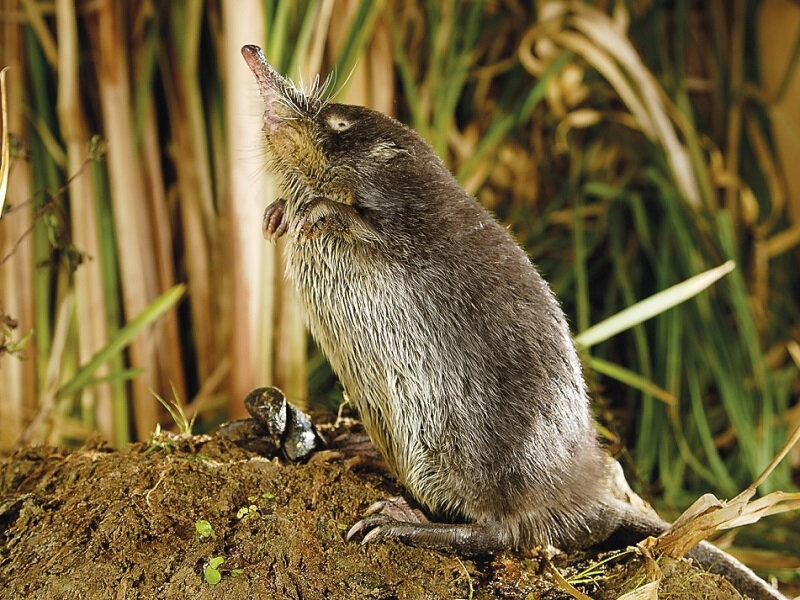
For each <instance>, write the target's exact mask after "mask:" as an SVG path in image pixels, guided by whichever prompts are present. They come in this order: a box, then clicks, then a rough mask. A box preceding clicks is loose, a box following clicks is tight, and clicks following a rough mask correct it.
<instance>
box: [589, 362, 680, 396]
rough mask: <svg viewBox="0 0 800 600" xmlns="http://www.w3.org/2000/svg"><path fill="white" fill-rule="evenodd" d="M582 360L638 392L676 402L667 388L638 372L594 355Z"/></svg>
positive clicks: (594, 369) (591, 367)
mask: <svg viewBox="0 0 800 600" xmlns="http://www.w3.org/2000/svg"><path fill="white" fill-rule="evenodd" d="M584 360H585V362H586V364H587V365H588V366H589V368H590V369H592V370H593V371H597V372H598V373H602V374H603V375H606V376H607V377H611V378H612V379H616V380H617V381H619V382H621V383H624V384H625V385H629V386H631V387H632V388H635V389H637V390H639V391H640V392H643V393H645V394H650V395H651V396H653V397H655V398H658V399H659V400H661V401H662V402H665V403H667V404H675V402H676V399H675V396H674V395H673V394H670V393H669V392H668V391H667V390H665V389H664V388H662V387H661V386H659V385H656V384H655V383H654V382H653V381H652V380H650V379H648V378H647V377H644V376H642V375H640V374H639V373H636V372H634V371H631V370H630V369H626V368H625V367H622V366H620V365H618V364H615V363H612V362H610V361H607V360H605V359H602V358H598V357H596V356H585V357H584Z"/></svg>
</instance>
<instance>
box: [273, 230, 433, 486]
mask: <svg viewBox="0 0 800 600" xmlns="http://www.w3.org/2000/svg"><path fill="white" fill-rule="evenodd" d="M292 250H293V251H292V252H290V253H289V254H288V258H289V261H288V268H287V271H288V275H289V277H290V279H291V280H292V281H293V282H294V285H295V288H296V290H297V294H298V297H299V299H300V302H301V304H302V307H303V311H304V313H305V317H306V320H307V324H308V327H309V330H310V331H311V333H312V335H313V336H314V338H315V339H316V341H317V343H318V344H319V346H320V347H321V349H322V351H323V352H324V353H325V355H326V356H327V358H328V360H329V362H330V364H331V367H332V368H333V370H334V372H335V373H336V374H337V376H338V377H339V379H340V381H341V383H342V384H343V385H344V387H345V390H346V391H347V393H348V396H349V397H350V398H351V399H352V400H353V402H354V404H355V405H356V407H357V408H358V410H359V413H360V416H361V419H362V421H363V423H364V426H365V429H366V430H367V432H368V434H369V435H370V438H371V439H372V441H373V443H374V444H375V445H376V446H377V447H378V448H379V449H380V451H381V452H382V453H383V455H384V457H385V458H386V460H387V462H388V463H389V466H390V467H391V468H392V470H393V471H394V472H395V474H396V475H397V476H398V478H399V479H400V481H401V483H404V484H405V485H406V486H408V487H409V488H410V489H412V491H414V489H415V488H418V487H420V484H419V482H420V481H421V480H424V479H426V478H427V475H426V473H427V472H429V471H430V469H431V468H432V465H433V464H434V463H435V457H434V456H432V453H433V452H435V443H436V440H437V439H441V424H442V423H443V422H444V421H445V419H444V416H443V415H441V414H440V413H439V412H437V410H436V409H435V408H434V407H433V405H435V404H436V403H432V402H431V398H432V397H433V395H437V396H438V395H439V394H438V393H437V391H436V390H432V389H430V386H431V385H432V382H433V381H434V378H431V377H430V376H429V375H428V371H429V370H430V369H431V368H433V369H437V368H439V367H437V366H436V364H435V363H436V359H435V358H434V357H433V356H432V355H431V343H430V339H429V337H430V331H429V330H428V329H429V324H426V323H424V322H423V321H424V318H423V316H422V315H421V314H420V311H419V310H418V307H417V305H416V304H415V302H414V295H413V294H411V293H410V291H409V290H408V289H407V282H406V280H405V278H404V276H403V273H402V270H401V269H399V268H398V267H395V266H392V265H381V264H379V263H375V262H372V263H367V262H366V261H365V260H364V257H363V256H347V255H346V254H345V255H344V257H342V256H339V257H338V259H337V260H336V261H331V260H329V257H330V253H329V252H320V251H318V249H317V248H315V247H314V245H311V244H308V243H307V242H305V243H304V246H303V247H299V244H298V245H295V247H294V248H293V249H292Z"/></svg>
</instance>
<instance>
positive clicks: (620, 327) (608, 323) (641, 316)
mask: <svg viewBox="0 0 800 600" xmlns="http://www.w3.org/2000/svg"><path fill="white" fill-rule="evenodd" d="M734 267H735V263H734V262H733V261H728V262H726V263H723V264H722V265H720V266H718V267H715V268H713V269H709V270H708V271H705V272H703V273H700V274H699V275H695V276H694V277H690V278H689V279H687V280H686V281H682V282H681V283H678V284H675V285H673V286H672V287H669V288H667V289H666V290H663V291H661V292H658V293H657V294H653V295H652V296H650V297H649V298H645V299H644V300H641V301H640V302H637V303H636V304H634V305H633V306H629V307H628V308H626V309H624V310H621V311H620V312H618V313H617V314H615V315H614V316H612V317H609V318H608V319H604V320H603V321H600V323H597V324H596V325H593V326H592V327H590V328H589V329H586V330H585V331H582V332H581V333H579V334H578V335H576V336H575V343H576V344H578V345H579V346H581V347H583V348H590V347H591V346H594V345H596V344H599V343H600V342H603V341H605V340H607V339H609V338H611V337H613V336H615V335H617V334H618V333H620V332H621V331H625V330H627V329H630V328H631V327H633V326H634V325H638V324H639V323H643V322H645V321H647V320H648V319H651V318H653V317H654V316H656V315H659V314H661V313H663V312H665V311H667V310H669V309H670V308H673V307H674V306H677V305H678V304H681V303H682V302H685V301H686V300H689V299H690V298H692V297H694V296H696V295H697V294H699V293H700V292H702V291H703V290H705V289H706V288H708V287H709V286H711V285H712V284H713V283H714V282H716V281H717V280H718V279H720V278H721V277H723V276H725V275H727V274H728V273H730V272H731V271H732V270H733V269H734Z"/></svg>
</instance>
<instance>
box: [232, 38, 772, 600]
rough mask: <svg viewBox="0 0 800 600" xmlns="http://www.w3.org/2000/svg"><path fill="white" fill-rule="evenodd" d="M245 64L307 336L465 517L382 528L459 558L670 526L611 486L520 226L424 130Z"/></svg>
mask: <svg viewBox="0 0 800 600" xmlns="http://www.w3.org/2000/svg"><path fill="white" fill-rule="evenodd" d="M243 53H244V55H245V58H246V59H247V60H248V63H249V64H250V65H251V68H253V70H254V72H256V75H257V78H258V79H259V83H260V85H261V91H262V96H264V98H265V101H266V103H267V112H266V113H265V132H266V140H267V146H268V149H269V152H270V156H271V158H272V160H273V162H274V165H273V168H274V170H275V171H276V172H277V173H278V174H279V175H281V176H282V177H283V180H282V182H283V190H284V194H285V196H284V201H283V203H282V204H280V205H279V206H277V207H276V210H278V211H282V212H281V214H280V217H281V219H282V221H281V224H282V225H283V224H284V223H285V224H288V225H286V229H287V237H288V241H287V245H286V257H287V261H286V274H287V277H288V278H289V279H290V280H291V281H292V282H293V284H294V286H295V288H296V290H297V293H298V296H299V298H300V302H301V304H302V306H303V308H304V312H305V315H306V318H307V321H308V326H309V329H310V330H311V333H312V334H313V336H314V338H315V339H316V340H317V342H318V343H319V345H320V347H321V348H322V350H323V351H324V352H325V355H326V356H327V357H328V359H329V361H330V363H331V366H332V367H333V370H334V371H335V372H336V374H337V375H338V377H339V379H340V380H341V382H342V384H343V385H344V388H345V390H346V391H347V393H348V395H349V397H350V398H351V400H352V401H353V402H354V404H355V405H356V407H357V408H358V410H359V413H360V415H361V418H362V420H363V422H364V426H365V428H366V430H367V432H368V433H369V435H370V437H371V439H372V441H373V442H374V443H375V445H376V446H377V447H378V448H379V449H380V450H381V452H382V454H383V455H384V457H385V459H386V461H387V463H388V464H389V465H390V467H391V468H392V469H393V471H394V472H395V474H396V475H397V477H398V479H399V481H400V482H401V483H402V484H403V485H404V486H405V487H406V488H407V489H408V491H409V492H410V493H411V495H412V496H413V497H414V498H415V499H416V500H417V501H418V502H419V503H420V504H421V505H423V506H424V507H425V508H426V509H427V510H428V511H429V512H430V513H431V514H432V515H434V516H438V517H439V518H443V519H445V520H447V521H455V522H465V521H466V522H467V525H447V524H436V523H434V524H430V525H427V526H419V525H417V526H415V525H413V524H411V523H397V522H392V521H391V520H387V519H385V518H384V519H383V520H381V519H380V518H379V519H377V520H375V521H374V523H372V524H373V525H375V526H377V527H381V528H383V531H384V535H386V536H389V537H398V538H400V539H403V540H404V541H408V542H411V543H418V544H422V545H431V546H436V547H441V546H449V547H454V548H456V549H458V550H462V551H489V550H495V549H498V548H503V547H518V548H519V547H530V546H532V545H534V544H537V543H551V544H554V545H558V546H562V547H565V546H576V545H586V544H589V543H593V542H597V541H600V540H603V539H605V538H607V537H608V536H609V534H611V533H612V532H613V531H614V530H615V529H617V527H618V525H625V526H631V527H632V528H633V529H641V530H642V533H654V532H656V531H657V530H660V529H662V528H663V522H660V521H653V520H650V519H648V518H646V517H644V516H641V515H636V514H632V513H631V512H630V510H629V509H626V508H624V507H622V504H620V503H618V502H617V501H615V500H613V499H612V498H611V495H610V494H609V493H608V489H607V488H608V476H609V474H608V469H607V466H606V465H607V462H606V458H605V455H604V452H603V450H602V449H601V447H600V445H599V443H598V441H597V439H596V436H595V430H594V423H593V419H592V416H591V411H590V406H589V399H588V396H587V391H586V387H585V384H584V379H583V376H582V372H581V365H580V362H579V360H578V355H577V352H576V350H575V347H574V344H573V342H572V340H571V337H570V332H569V328H568V325H567V322H566V319H565V316H564V313H563V311H562V310H561V308H560V306H559V304H558V302H557V301H556V299H555V298H554V296H553V294H552V292H551V291H550V289H549V287H548V285H547V284H546V282H545V281H544V280H543V279H542V277H541V276H540V275H539V274H538V273H537V271H536V269H535V268H534V267H533V265H532V264H531V262H530V260H529V259H528V257H527V256H526V254H525V252H524V251H523V250H522V249H520V247H519V246H518V245H517V243H516V242H515V241H514V239H513V237H512V236H511V235H510V234H509V233H508V231H506V229H505V228H503V227H502V226H501V225H500V224H499V223H498V222H497V221H496V220H495V219H494V218H493V217H492V216H491V215H489V214H488V213H487V212H486V211H485V210H484V209H483V208H482V207H481V206H480V205H479V204H478V203H477V202H476V201H475V200H474V199H473V198H472V197H470V196H469V195H468V194H467V193H466V192H465V191H464V190H463V189H462V188H461V186H460V185H459V184H458V183H457V182H456V180H455V179H454V178H453V176H452V175H451V173H450V172H449V171H448V170H447V168H446V167H445V166H444V164H443V163H442V161H441V160H440V159H439V158H438V157H437V156H436V154H435V153H434V151H433V150H432V148H431V147H430V146H429V145H428V144H427V143H426V142H425V141H423V140H422V138H420V136H418V135H417V134H416V133H415V132H413V131H412V130H410V129H408V128H407V127H405V126H403V125H402V124H400V123H399V122H398V121H396V120H394V119H392V118H390V117H387V116H385V115H383V114H380V113H378V112H375V111H371V110H368V109H366V108H361V107H356V106H347V105H341V104H334V103H326V102H322V101H321V100H319V99H317V98H304V97H302V95H301V94H300V93H299V92H297V91H296V90H294V89H293V88H292V87H291V84H289V83H288V82H286V80H284V79H283V78H281V77H280V76H279V75H277V74H276V73H275V72H274V71H273V70H272V69H271V67H269V65H268V64H267V63H266V62H265V61H263V55H260V51H257V49H255V48H254V47H247V46H246V47H245V48H244V49H243ZM280 97H288V98H290V101H289V102H287V101H285V100H280V99H279V100H276V98H280ZM276 123H277V124H276ZM269 219H271V221H270V222H271V223H274V222H276V219H275V215H270V217H269ZM266 223H267V217H265V226H266ZM275 227H277V225H276V226H275ZM275 227H272V229H273V230H274V228H275ZM269 229H270V228H269V227H268V233H269ZM765 597H771V596H765Z"/></svg>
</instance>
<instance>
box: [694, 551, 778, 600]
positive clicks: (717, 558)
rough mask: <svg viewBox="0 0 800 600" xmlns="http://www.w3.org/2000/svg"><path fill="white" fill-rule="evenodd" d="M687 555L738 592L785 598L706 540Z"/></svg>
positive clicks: (762, 599)
mask: <svg viewBox="0 0 800 600" xmlns="http://www.w3.org/2000/svg"><path fill="white" fill-rule="evenodd" d="M688 555H689V556H690V557H691V558H693V559H695V560H696V561H697V562H699V563H700V564H701V565H703V566H704V567H705V568H706V569H708V570H709V571H710V572H711V573H716V574H717V575H722V576H723V577H724V578H725V579H727V580H728V581H730V582H731V584H732V585H733V587H735V588H736V589H737V590H738V591H739V593H740V594H743V595H746V596H750V597H751V598H753V599H754V600H787V599H786V596H784V595H783V594H781V593H780V592H779V591H778V590H776V589H775V588H773V587H772V586H770V585H769V584H768V583H767V582H766V581H764V580H763V579H761V578H760V577H759V576H758V575H756V574H755V573H753V571H751V570H750V568H749V567H748V566H747V565H744V564H742V563H741V562H739V561H738V560H736V559H735V558H734V557H733V556H731V555H730V554H728V553H727V552H724V551H722V550H720V549H719V548H717V547H716V546H714V545H713V544H709V543H708V542H700V543H699V544H698V545H697V546H695V547H694V548H692V549H691V550H689V552H688Z"/></svg>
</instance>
